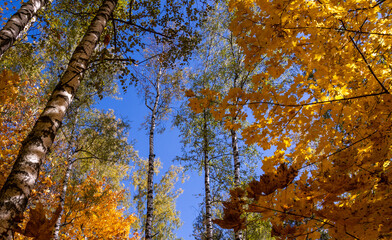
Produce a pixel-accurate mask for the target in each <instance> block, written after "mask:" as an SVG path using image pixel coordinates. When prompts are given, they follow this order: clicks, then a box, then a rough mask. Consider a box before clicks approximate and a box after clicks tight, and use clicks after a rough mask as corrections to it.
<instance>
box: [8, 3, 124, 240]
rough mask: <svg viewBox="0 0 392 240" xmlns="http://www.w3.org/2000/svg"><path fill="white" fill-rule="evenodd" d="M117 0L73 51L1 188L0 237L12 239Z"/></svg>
mask: <svg viewBox="0 0 392 240" xmlns="http://www.w3.org/2000/svg"><path fill="white" fill-rule="evenodd" d="M116 4H117V0H105V1H104V3H103V5H102V6H101V8H100V9H99V11H98V13H97V15H96V16H95V18H94V19H93V21H92V23H91V24H90V26H89V28H88V30H87V32H86V34H85V35H84V37H83V39H82V40H81V42H80V43H79V45H78V47H77V48H76V49H75V52H74V53H73V55H72V58H71V60H70V62H69V65H68V68H67V70H66V71H65V73H64V74H63V76H62V77H61V79H60V82H59V83H58V85H57V86H56V88H55V90H54V91H53V93H52V96H51V97H50V99H49V101H48V103H47V105H46V107H45V109H44V111H43V112H42V114H41V116H40V117H39V118H38V120H37V122H36V123H35V125H34V127H33V129H32V130H31V132H30V134H29V135H28V136H27V137H26V139H25V140H24V141H23V144H22V147H21V149H20V151H19V155H18V157H17V159H16V162H15V164H14V166H13V168H12V170H11V173H10V175H9V176H8V178H7V181H6V182H5V184H4V186H3V188H2V189H1V191H0V239H12V228H13V226H14V225H16V224H18V222H19V221H20V219H21V217H22V214H23V211H24V210H25V208H26V205H27V202H28V198H29V196H30V192H31V190H32V188H33V186H34V184H35V183H36V181H37V178H38V174H39V170H40V167H41V164H42V162H43V160H44V158H45V156H46V153H47V152H48V151H49V148H50V147H51V145H52V143H53V141H54V138H55V136H56V133H57V130H58V129H59V127H60V125H61V122H62V120H63V117H64V115H65V113H66V111H67V110H68V107H69V105H70V104H71V102H72V100H73V97H74V95H75V92H76V90H77V89H78V87H79V85H80V81H81V79H82V75H83V72H84V71H85V70H86V67H87V64H88V60H89V58H90V57H91V55H92V53H93V51H94V48H95V47H96V45H97V43H98V41H99V37H100V35H101V33H102V31H103V29H104V28H105V26H106V22H107V21H108V19H109V16H110V15H111V14H112V12H113V10H114V8H115V6H116Z"/></svg>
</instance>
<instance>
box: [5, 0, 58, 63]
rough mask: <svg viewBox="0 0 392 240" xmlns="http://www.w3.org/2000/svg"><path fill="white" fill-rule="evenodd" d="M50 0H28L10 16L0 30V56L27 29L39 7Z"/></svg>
mask: <svg viewBox="0 0 392 240" xmlns="http://www.w3.org/2000/svg"><path fill="white" fill-rule="evenodd" d="M51 1H52V0H30V1H28V2H26V3H25V4H23V5H22V6H21V7H20V9H19V10H18V11H17V12H16V13H15V14H14V15H12V16H11V18H10V20H8V22H7V23H6V24H5V26H4V27H3V29H1V30H0V58H1V56H2V55H3V53H4V52H5V51H7V49H9V48H10V47H11V46H12V45H13V44H14V42H15V41H16V39H17V38H18V37H19V35H20V34H21V33H22V31H23V30H25V31H27V29H28V28H29V27H30V24H29V23H30V21H31V19H32V18H33V17H34V15H35V14H36V13H37V11H38V10H39V9H41V8H42V7H44V6H45V5H46V4H47V3H49V2H51Z"/></svg>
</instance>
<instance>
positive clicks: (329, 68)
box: [195, 1, 392, 239]
mask: <svg viewBox="0 0 392 240" xmlns="http://www.w3.org/2000/svg"><path fill="white" fill-rule="evenodd" d="M230 7H231V9H232V10H233V11H234V19H233V20H232V23H231V26H230V29H231V31H232V32H233V34H234V35H235V36H236V37H237V43H238V44H239V45H240V46H241V48H242V49H243V51H244V54H245V56H246V57H245V64H246V65H247V66H248V67H249V68H251V67H252V66H253V65H254V64H255V63H257V62H260V61H262V60H263V59H265V60H266V61H265V65H266V68H265V71H264V72H263V73H260V74H257V75H255V76H253V77H252V84H253V86H252V88H250V89H248V90H244V89H240V88H233V89H232V90H231V94H229V95H227V96H223V97H222V98H221V99H219V97H220V96H219V93H215V92H211V91H210V92H208V91H204V93H207V94H205V96H206V97H205V99H207V100H209V101H213V102H219V106H220V107H218V109H217V111H216V116H219V115H224V113H225V111H226V109H227V108H230V107H234V108H242V107H243V106H244V105H246V106H247V107H248V108H249V109H250V112H248V113H244V114H243V118H242V120H245V119H246V118H248V114H249V115H250V114H251V116H252V117H253V118H254V121H252V123H251V124H250V126H246V127H245V128H244V130H243V131H242V136H243V137H244V138H245V139H246V142H247V143H248V144H251V143H257V144H258V145H259V146H260V147H262V148H263V149H265V150H267V149H275V153H274V154H273V155H272V156H269V157H265V158H264V159H263V165H262V170H263V171H264V174H263V175H262V176H261V177H260V180H253V181H251V182H250V183H249V184H248V186H247V188H246V190H245V191H241V190H239V189H238V190H237V191H234V192H233V193H232V198H231V200H230V201H228V202H227V203H226V209H225V217H224V218H223V221H217V222H218V223H219V224H220V225H221V226H223V227H228V228H237V229H238V228H244V226H245V225H246V222H245V219H243V216H244V215H243V213H245V212H256V213H261V216H262V218H264V219H270V221H271V223H272V233H273V235H274V236H275V237H278V238H296V239H308V238H312V239H313V238H319V237H320V234H321V229H326V231H327V233H328V234H329V235H330V236H332V237H334V238H337V239H350V238H352V239H369V238H371V239H377V238H388V237H389V236H390V234H391V232H392V231H391V230H392V229H391V227H390V224H388V222H389V221H390V216H391V212H390V211H391V210H390V205H389V202H390V201H389V199H390V197H391V196H390V183H389V180H388V179H389V178H390V174H391V171H390V159H391V150H390V149H391V148H390V146H391V144H390V141H391V137H390V128H391V125H390V122H391V121H390V120H391V119H390V113H391V110H390V106H391V105H390V103H391V95H390V88H391V84H390V83H391V81H390V77H389V75H390V71H391V70H390V67H389V64H388V62H389V61H390V54H389V53H390V47H391V34H390V30H389V27H388V26H389V24H390V23H391V16H390V14H389V11H390V3H389V2H387V1H231V2H230ZM213 94H215V96H214V95H213ZM236 98H237V99H240V101H239V102H236V101H235V99H236ZM204 101H206V100H204ZM198 104H199V103H198ZM195 106H197V104H195ZM245 196H247V197H250V198H251V199H252V202H251V203H250V204H248V207H247V208H246V207H245V205H247V204H246V203H244V202H242V200H241V199H242V198H243V197H245ZM381 216H382V217H381ZM293 222H294V223H295V224H291V223H293Z"/></svg>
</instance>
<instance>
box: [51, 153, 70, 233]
mask: <svg viewBox="0 0 392 240" xmlns="http://www.w3.org/2000/svg"><path fill="white" fill-rule="evenodd" d="M67 162H68V166H67V170H66V172H65V176H64V181H63V189H62V191H61V194H60V203H59V205H60V206H61V209H62V210H61V212H60V214H59V217H58V218H57V221H56V224H55V225H54V233H53V239H54V240H59V239H60V237H59V234H60V227H61V219H62V216H63V212H64V205H65V197H66V196H67V189H68V182H69V177H70V176H71V172H72V168H73V164H74V160H71V159H70V157H69V158H68V159H67Z"/></svg>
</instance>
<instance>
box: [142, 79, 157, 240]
mask: <svg viewBox="0 0 392 240" xmlns="http://www.w3.org/2000/svg"><path fill="white" fill-rule="evenodd" d="M158 81H159V80H158ZM159 95H160V89H159V82H157V86H156V95H155V102H154V106H153V108H150V110H151V122H150V134H149V144H150V146H149V147H150V150H149V155H148V176H147V213H146V226H145V233H144V238H145V239H146V240H151V239H152V237H153V236H152V218H153V213H154V205H153V202H154V189H153V187H154V179H153V178H154V159H155V154H154V133H155V125H156V123H155V121H156V115H157V109H158V103H159Z"/></svg>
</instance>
